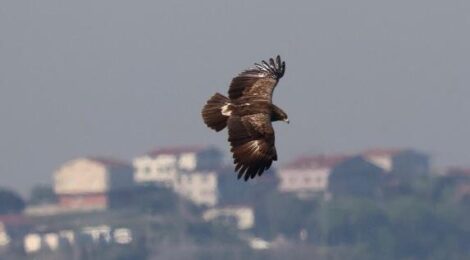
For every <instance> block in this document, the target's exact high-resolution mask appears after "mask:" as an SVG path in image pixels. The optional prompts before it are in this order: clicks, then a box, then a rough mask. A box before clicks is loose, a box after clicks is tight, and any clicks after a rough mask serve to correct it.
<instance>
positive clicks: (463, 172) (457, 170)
mask: <svg viewBox="0 0 470 260" xmlns="http://www.w3.org/2000/svg"><path fill="white" fill-rule="evenodd" d="M446 175H448V176H463V177H464V176H466V177H470V168H461V167H450V168H449V169H448V170H447V172H446Z"/></svg>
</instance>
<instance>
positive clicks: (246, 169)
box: [202, 56, 289, 180]
mask: <svg viewBox="0 0 470 260" xmlns="http://www.w3.org/2000/svg"><path fill="white" fill-rule="evenodd" d="M255 65H256V68H251V69H248V70H245V71H243V72H242V73H240V74H239V75H238V76H236V77H235V78H233V79H232V82H231V84H230V87H229V91H228V94H229V95H228V98H227V97H225V96H223V95H221V94H219V93H216V94H215V95H214V96H212V97H211V98H210V99H209V100H208V101H207V104H206V105H205V106H204V108H203V110H202V116H203V119H204V123H206V125H207V126H208V127H210V128H212V129H214V130H216V131H221V130H222V129H224V128H225V127H227V128H228V135H229V138H228V141H229V142H230V145H231V146H232V149H231V151H232V153H233V159H234V163H235V164H236V167H235V171H238V178H240V177H242V176H243V175H244V179H245V180H248V179H249V178H254V177H255V176H256V175H261V174H262V173H263V172H264V171H265V170H267V169H269V167H270V166H271V164H272V161H276V160H277V152H276V147H275V137H274V129H273V127H272V124H271V122H272V121H280V120H282V121H286V122H289V121H288V119H287V114H286V113H285V112H284V111H282V109H280V108H279V107H277V106H275V105H274V104H272V94H273V91H274V88H275V87H276V85H277V82H278V81H279V79H280V78H282V76H283V75H284V71H285V63H284V62H281V59H280V57H279V56H277V58H276V60H274V59H270V60H269V63H268V62H266V61H262V64H256V63H255Z"/></svg>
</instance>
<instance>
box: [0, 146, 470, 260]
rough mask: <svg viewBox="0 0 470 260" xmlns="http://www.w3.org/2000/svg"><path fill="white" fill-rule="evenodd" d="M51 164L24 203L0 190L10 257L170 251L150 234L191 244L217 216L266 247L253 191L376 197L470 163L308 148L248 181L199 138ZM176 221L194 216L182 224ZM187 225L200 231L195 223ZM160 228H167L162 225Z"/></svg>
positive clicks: (1, 250) (464, 191)
mask: <svg viewBox="0 0 470 260" xmlns="http://www.w3.org/2000/svg"><path fill="white" fill-rule="evenodd" d="M51 174H52V177H53V178H52V179H53V182H52V183H51V185H50V186H44V185H43V186H37V187H35V188H33V190H32V192H31V197H30V198H29V199H24V202H23V204H22V203H21V201H18V200H20V199H22V198H15V195H16V196H17V194H16V193H15V192H14V191H9V190H5V191H3V193H4V194H6V195H0V196H3V198H0V201H1V202H2V203H3V204H4V206H2V207H3V209H2V210H1V215H0V259H4V258H2V255H5V256H8V257H11V258H9V259H28V258H29V257H35V259H65V258H67V257H65V256H69V257H68V259H108V258H107V257H110V256H104V255H101V254H102V252H100V249H102V248H108V249H109V248H113V250H124V251H127V252H131V251H132V252H137V253H135V254H137V255H132V256H129V257H130V258H129V259H139V257H141V258H142V259H147V258H148V257H150V256H152V255H154V256H155V258H154V259H166V258H164V257H163V255H161V254H160V255H159V253H158V252H157V253H156V252H150V251H151V250H150V251H149V243H150V244H153V245H155V244H156V243H161V244H162V245H165V244H168V243H172V242H171V241H172V240H171V239H170V238H169V237H172V236H174V234H183V235H181V236H182V237H183V238H181V236H180V238H178V241H179V242H181V241H185V239H188V241H189V240H191V241H192V242H191V243H195V244H197V243H200V242H195V241H200V240H201V239H202V240H203V239H208V238H211V237H212V238H213V236H211V235H207V234H208V233H207V232H209V231H207V230H212V229H211V228H212V226H210V225H220V226H221V228H222V229H223V230H224V231H223V232H227V234H231V235H233V236H235V237H236V239H235V240H237V241H239V243H241V244H242V246H241V248H245V249H244V250H252V251H263V250H269V249H272V248H275V247H276V246H279V243H280V242H279V239H277V240H269V239H267V238H266V237H263V236H262V235H260V234H262V232H261V233H260V232H257V231H254V230H259V227H257V225H258V223H260V220H259V219H257V216H259V215H260V214H261V213H260V212H257V210H259V209H257V206H256V205H257V202H256V199H257V195H256V194H260V193H261V192H263V193H265V194H268V193H275V194H281V195H282V194H285V195H286V196H291V197H295V198H297V199H298V200H300V201H329V200H331V199H334V198H335V197H337V196H358V197H368V198H376V197H383V196H386V193H387V192H389V191H390V190H394V189H396V188H397V189H398V188H399V187H402V186H400V185H401V184H402V183H403V182H406V180H407V179H410V178H420V177H424V178H428V177H430V178H431V177H432V178H433V179H440V180H446V181H449V180H453V179H455V178H458V179H459V178H463V179H465V180H468V179H469V178H470V169H466V168H463V167H462V168H459V167H453V168H449V169H445V170H443V171H442V172H436V171H435V170H433V167H432V161H431V159H430V156H429V155H428V154H426V153H425V152H422V151H416V150H414V149H388V148H380V149H370V150H365V151H358V152H357V153H354V154H317V155H304V156H301V157H298V158H296V159H294V160H292V161H291V162H288V163H286V164H282V165H279V166H278V167H277V168H274V169H270V170H269V171H267V172H266V173H264V174H263V175H262V176H261V177H257V178H255V179H252V180H249V181H248V182H245V181H243V180H237V178H236V174H235V173H234V172H233V166H232V165H226V164H224V154H223V153H222V152H221V150H219V149H218V148H216V147H213V146H203V145H201V146H182V147H162V148H159V149H156V150H153V151H150V152H148V153H145V154H142V155H138V156H136V157H135V158H134V159H133V160H132V162H125V161H122V160H119V159H114V158H102V157H79V158H71V159H70V160H69V161H67V162H64V163H63V164H62V165H59V166H57V169H56V170H55V172H53V173H51ZM453 187H454V188H453V191H452V194H453V195H452V197H453V198H454V199H455V200H463V199H466V198H468V197H470V182H469V181H464V182H459V183H458V184H456V185H455V186H453ZM8 192H9V193H11V194H7V193H8ZM7 195H8V196H7ZM282 196H284V195H282ZM17 197H19V196H17ZM261 215H262V214H261ZM176 219H178V221H180V222H176ZM176 223H191V224H188V225H189V226H186V229H185V230H179V227H178V225H179V224H178V225H177V224H176ZM173 225H174V228H173V229H169V228H170V226H171V227H173ZM191 225H195V226H198V227H200V226H202V227H204V228H205V229H203V230H205V231H204V232H202V231H201V232H199V233H198V232H195V233H191V232H192V231H191V232H190V231H188V230H191V228H190V227H191ZM152 230H156V231H152ZM161 230H167V231H165V232H168V233H167V235H165V232H163V231H161ZM168 230H169V231H168ZM178 232H180V233H178ZM201 234H206V235H202V236H201ZM204 236H205V238H204ZM309 236H312V234H311V231H310V233H309V231H308V230H307V229H303V228H302V229H300V231H299V234H298V237H297V238H295V239H294V240H296V241H307V240H308V237H309ZM201 237H202V238H201ZM224 237H227V235H225V236H224ZM172 239H175V241H176V238H172ZM281 240H282V239H281ZM150 241H153V242H150ZM155 241H157V242H155ZM240 241H241V242H240ZM201 243H202V242H201ZM150 248H151V246H150ZM240 250H241V249H240ZM157 251H158V250H157ZM119 252H121V253H120V254H121V255H122V251H119ZM144 252H145V253H144ZM108 253H109V252H108ZM139 253H141V254H142V255H139ZM240 254H241V253H240ZM241 255H242V254H241ZM158 256H160V257H161V258H159V257H158ZM240 257H241V256H240ZM183 258H184V257H183ZM5 259H6V258H5ZM109 259H114V258H109ZM116 259H117V258H116ZM152 259H153V258H152ZM168 259H173V258H168ZM174 259H177V258H174ZM236 259H240V258H236Z"/></svg>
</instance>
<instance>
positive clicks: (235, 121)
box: [228, 113, 277, 181]
mask: <svg viewBox="0 0 470 260" xmlns="http://www.w3.org/2000/svg"><path fill="white" fill-rule="evenodd" d="M228 134H229V138H228V140H229V142H230V144H231V146H232V149H231V151H232V153H233V162H234V163H235V165H236V167H235V171H237V172H238V178H241V177H242V176H243V175H244V179H245V181H246V180H248V179H249V178H254V177H255V176H256V175H261V174H262V173H263V172H264V171H265V170H267V169H269V167H270V166H271V164H272V162H273V161H275V160H277V153H276V147H275V146H274V130H273V127H272V125H271V119H270V117H269V115H268V114H262V113H260V114H253V115H248V116H243V117H239V116H232V117H230V118H229V120H228Z"/></svg>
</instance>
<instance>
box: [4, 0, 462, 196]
mask: <svg viewBox="0 0 470 260" xmlns="http://www.w3.org/2000/svg"><path fill="white" fill-rule="evenodd" d="M469 13H470V2H469V1H465V0H460V1H457V0H448V1H437V0H415V1H410V0H398V1H376V0H369V1H366V0H358V1H350V0H336V1H332V0H321V1H238V2H236V3H235V1H221V0H210V1H186V2H182V1H151V0H147V1H139V0H137V1H127V0H126V1H124V0H92V1H91V0H80V1H63V0H40V1H38V0H21V1H19V0H2V1H1V3H0V89H1V92H0V122H1V132H0V185H1V186H12V187H15V188H19V189H20V190H22V191H23V192H24V191H26V190H27V189H28V188H29V187H30V186H31V185H32V184H34V183H38V182H46V183H47V182H50V181H51V175H52V172H53V171H54V170H55V169H56V168H57V167H58V166H60V165H61V164H62V163H63V162H65V161H67V160H69V159H73V158H75V157H77V156H82V155H104V156H111V157H117V158H122V159H125V160H130V159H131V158H132V157H133V156H135V155H140V154H142V153H145V152H146V151H148V150H151V149H153V148H156V147H159V146H166V145H174V144H201V143H202V144H206V143H208V144H215V145H217V146H219V147H221V148H223V149H224V151H225V152H228V148H227V147H228V146H227V144H226V141H225V140H226V133H225V132H224V133H222V134H220V133H219V134H216V133H215V132H213V131H211V130H209V129H208V128H206V127H205V126H204V125H203V123H202V120H201V117H200V109H201V107H202V105H203V104H204V103H205V101H206V99H207V98H208V97H209V96H211V95H212V94H213V93H214V92H216V91H218V92H221V93H226V91H227V85H228V83H229V82H230V80H231V78H232V77H233V76H234V75H235V74H237V73H238V72H239V71H240V70H242V69H245V68H247V67H249V66H251V65H252V64H253V63H254V62H258V61H260V60H261V59H266V58H269V57H271V56H274V55H276V54H278V53H279V54H281V55H282V57H283V58H284V59H285V60H286V62H287V71H286V74H285V76H284V78H283V79H282V80H281V82H280V84H279V85H278V88H277V89H276V92H275V97H274V101H275V103H276V104H277V105H279V106H280V107H282V108H283V109H284V110H285V111H286V112H287V113H288V114H289V118H290V121H291V124H290V125H287V124H284V123H277V124H275V129H276V134H277V147H278V151H279V156H280V163H282V162H286V161H287V160H289V159H292V158H294V157H295V156H297V155H300V154H302V153H305V152H307V153H318V152H335V151H343V150H345V151H356V150H360V149H364V148H370V147H383V146H385V147H388V146H393V147H414V148H418V149H420V150H424V151H428V152H430V153H431V155H432V156H433V158H434V162H435V164H436V165H449V164H462V165H470V149H469V147H470V139H469V137H468V133H470V122H469V119H468V116H467V115H466V113H467V112H468V111H470V102H469V98H470V87H469V83H470V33H469V28H470V15H469Z"/></svg>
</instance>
